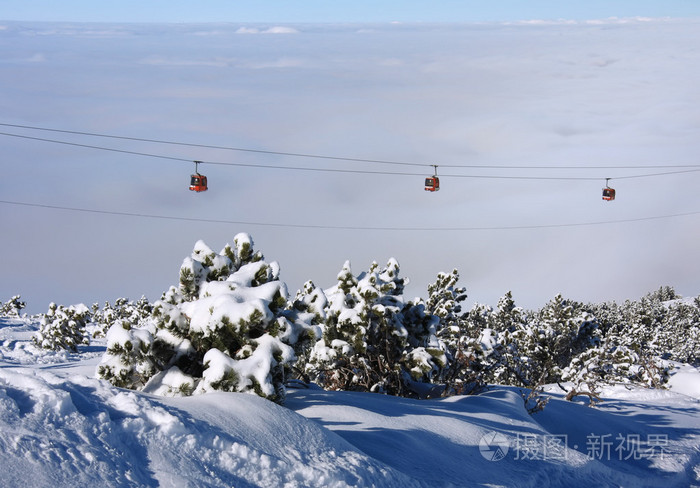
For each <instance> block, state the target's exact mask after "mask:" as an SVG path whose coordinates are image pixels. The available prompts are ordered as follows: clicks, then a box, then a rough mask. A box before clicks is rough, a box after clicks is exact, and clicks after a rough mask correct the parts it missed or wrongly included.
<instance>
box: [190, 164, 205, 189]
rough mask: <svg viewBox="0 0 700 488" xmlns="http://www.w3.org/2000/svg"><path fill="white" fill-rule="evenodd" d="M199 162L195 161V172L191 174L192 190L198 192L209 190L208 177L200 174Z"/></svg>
mask: <svg viewBox="0 0 700 488" xmlns="http://www.w3.org/2000/svg"><path fill="white" fill-rule="evenodd" d="M199 163H201V161H195V162H194V174H193V175H191V176H190V190H192V191H196V192H200V191H207V177H206V176H204V175H200V174H199Z"/></svg>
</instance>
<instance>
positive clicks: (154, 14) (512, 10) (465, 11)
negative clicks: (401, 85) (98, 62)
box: [0, 0, 700, 22]
mask: <svg viewBox="0 0 700 488" xmlns="http://www.w3.org/2000/svg"><path fill="white" fill-rule="evenodd" d="M635 16H641V17H667V16H670V17H698V16H700V2H698V1H697V0H663V1H662V0H586V1H582V0H581V1H572V0H494V1H484V0H441V1H435V2H428V1H425V0H423V1H419V0H388V1H376V0H352V1H348V0H307V1H289V0H273V1H254V0H253V1H251V0H247V1H235V0H217V1H211V0H206V1H199V2H193V1H189V0H148V1H143V0H120V1H115V2H97V1H94V0H65V1H61V2H57V1H56V0H31V1H26V0H4V1H3V2H2V3H1V4H0V19H2V20H25V21H26V20H38V21H86V22H219V21H223V22H391V21H402V22H433V21H439V22H443V21H458V22H482V21H513V20H530V19H560V18H565V19H576V20H582V19H599V18H607V17H635Z"/></svg>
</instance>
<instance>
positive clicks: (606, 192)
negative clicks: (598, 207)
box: [603, 178, 615, 202]
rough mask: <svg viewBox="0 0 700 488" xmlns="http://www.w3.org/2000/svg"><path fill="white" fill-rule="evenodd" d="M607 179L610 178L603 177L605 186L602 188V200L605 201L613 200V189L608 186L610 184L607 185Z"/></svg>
mask: <svg viewBox="0 0 700 488" xmlns="http://www.w3.org/2000/svg"><path fill="white" fill-rule="evenodd" d="M608 181H610V178H606V179H605V188H603V200H605V201H607V202H609V201H611V200H615V189H614V188H610V185H608Z"/></svg>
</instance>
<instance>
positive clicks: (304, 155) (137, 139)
mask: <svg viewBox="0 0 700 488" xmlns="http://www.w3.org/2000/svg"><path fill="white" fill-rule="evenodd" d="M0 126H2V127H14V128H18V129H27V130H39V131H47V132H58V133H62V134H73V135H81V136H90V137H104V138H110V139H120V140H127V141H135V142H147V143H153V144H169V145H177V146H188V147H197V148H205V149H218V150H226V151H240V152H249V153H258V154H270V155H277V156H293V157H301V158H315V159H326V160H336V161H350V162H360V163H378V164H393V165H404V166H433V164H431V163H416V162H407V161H392V160H382V159H364V158H351V157H344V156H329V155H319V154H307V153H296V152H285V151H272V150H264V149H250V148H241V147H230V146H217V145H209V144H196V143H186V142H178V141H167V140H159V139H147V138H141V137H129V136H117V135H110V134H100V133H96V132H85V131H74V130H64V129H52V128H47V127H36V126H30V125H20V124H8V123H2V122H0ZM2 135H12V134H5V133H2ZM17 137H21V136H17ZM440 166H442V167H445V168H474V169H476V168H480V169H557V170H572V169H583V170H587V169H654V168H700V164H673V165H621V166H583V165H572V166H553V165H477V164H460V165H458V164H441V165H440Z"/></svg>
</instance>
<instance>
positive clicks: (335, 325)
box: [310, 258, 443, 396]
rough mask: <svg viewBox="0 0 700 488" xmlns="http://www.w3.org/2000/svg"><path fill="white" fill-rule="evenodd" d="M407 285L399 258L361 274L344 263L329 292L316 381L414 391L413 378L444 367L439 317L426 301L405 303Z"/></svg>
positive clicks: (314, 365) (314, 366)
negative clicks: (428, 312) (437, 335)
mask: <svg viewBox="0 0 700 488" xmlns="http://www.w3.org/2000/svg"><path fill="white" fill-rule="evenodd" d="M405 283H406V280H405V279H404V278H401V277H400V275H399V264H398V262H397V261H396V260H395V259H393V258H392V259H390V260H389V262H388V263H387V265H386V267H385V268H384V269H380V268H379V265H378V264H377V263H376V262H375V263H372V265H371V266H370V268H369V270H368V271H367V272H364V273H361V274H360V275H358V276H357V277H355V276H354V275H353V274H352V270H351V266H350V263H349V262H346V263H345V264H344V266H343V269H342V270H341V271H340V273H339V274H338V283H337V284H336V285H335V286H334V287H332V288H330V289H328V290H326V292H325V295H326V297H327V300H328V306H327V309H326V321H325V324H324V325H323V334H322V338H321V339H320V340H319V341H318V342H317V343H316V344H315V346H314V348H313V350H312V352H311V359H310V365H311V367H310V371H311V373H312V374H313V378H314V380H315V381H317V382H318V383H319V384H320V385H322V386H323V387H324V388H327V389H333V390H361V391H373V392H380V393H387V394H392V395H399V396H401V395H412V394H414V393H413V392H411V390H410V388H407V386H410V385H411V382H412V381H419V382H420V381H423V380H425V379H426V378H429V377H430V376H431V374H432V373H433V372H435V371H436V370H437V369H439V367H440V361H441V360H443V359H442V356H443V354H442V351H439V349H438V348H437V347H436V346H437V343H436V341H435V334H434V331H435V328H434V327H435V320H434V318H433V317H432V316H429V315H426V313H425V310H424V309H425V307H424V305H423V304H415V303H412V302H404V300H403V289H404V285H405ZM431 351H433V352H434V353H435V354H433V353H431Z"/></svg>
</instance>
